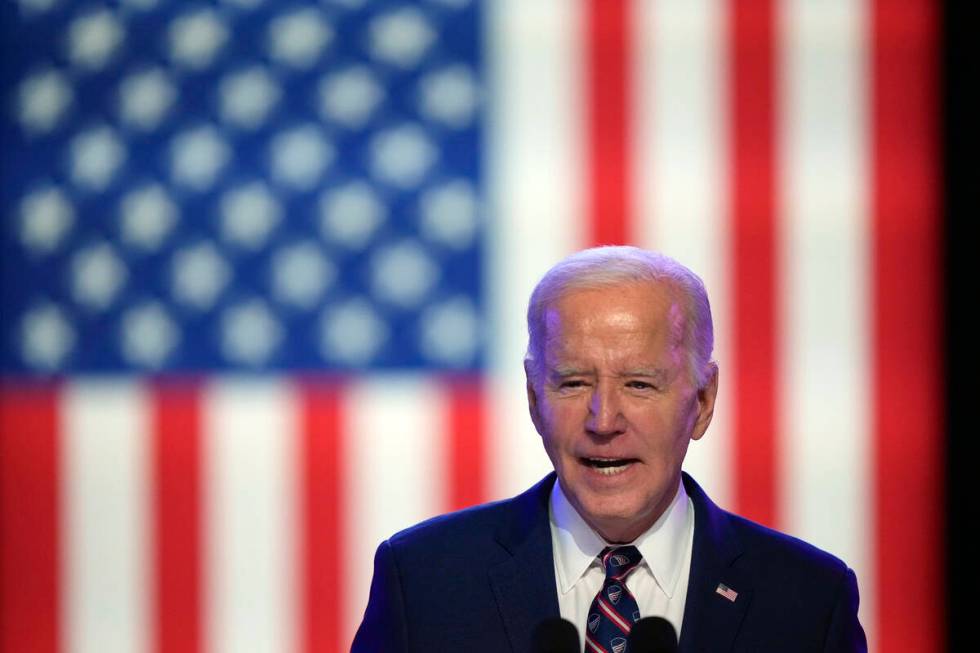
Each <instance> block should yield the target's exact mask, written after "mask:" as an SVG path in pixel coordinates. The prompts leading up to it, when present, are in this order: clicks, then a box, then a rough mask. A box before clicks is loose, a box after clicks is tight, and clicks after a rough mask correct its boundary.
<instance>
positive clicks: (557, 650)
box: [532, 617, 582, 653]
mask: <svg viewBox="0 0 980 653" xmlns="http://www.w3.org/2000/svg"><path fill="white" fill-rule="evenodd" d="M533 642H534V648H533V649H532V650H534V651H535V653H581V652H582V649H581V647H580V645H579V643H578V630H576V628H575V626H574V625H573V624H572V622H571V621H568V620H567V619H562V618H561V617H549V618H547V619H545V620H544V621H542V622H541V623H539V624H538V625H537V626H535V628H534V633H533Z"/></svg>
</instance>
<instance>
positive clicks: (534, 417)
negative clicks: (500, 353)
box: [524, 359, 541, 434]
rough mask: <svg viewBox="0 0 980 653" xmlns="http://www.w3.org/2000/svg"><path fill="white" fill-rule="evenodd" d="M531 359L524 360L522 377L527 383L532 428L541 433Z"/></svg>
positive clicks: (528, 407)
mask: <svg viewBox="0 0 980 653" xmlns="http://www.w3.org/2000/svg"><path fill="white" fill-rule="evenodd" d="M531 367H532V363H531V361H529V360H527V359H525V360H524V378H525V381H526V384H527V409H528V412H529V413H530V414H531V422H532V423H533V424H534V429H535V430H536V431H537V432H538V433H539V434H540V433H541V412H540V409H539V407H538V393H537V390H535V388H534V372H533V370H532V369H531Z"/></svg>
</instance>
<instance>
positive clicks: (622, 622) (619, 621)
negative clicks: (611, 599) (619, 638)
mask: <svg viewBox="0 0 980 653" xmlns="http://www.w3.org/2000/svg"><path fill="white" fill-rule="evenodd" d="M596 603H597V604H598V605H599V609H600V610H602V611H603V612H605V613H606V617H608V618H609V621H611V622H613V623H614V624H616V627H617V628H619V629H620V630H621V631H623V632H624V633H626V634H627V635H629V633H630V624H629V622H628V621H627V620H626V618H625V617H623V615H621V614H619V613H618V612H616V610H615V609H614V608H613V607H612V606H611V605H609V604H608V603H606V602H605V601H604V600H603V599H601V598H596Z"/></svg>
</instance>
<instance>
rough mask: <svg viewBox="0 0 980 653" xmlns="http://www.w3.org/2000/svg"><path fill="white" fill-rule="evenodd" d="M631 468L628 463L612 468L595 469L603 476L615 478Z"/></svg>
mask: <svg viewBox="0 0 980 653" xmlns="http://www.w3.org/2000/svg"><path fill="white" fill-rule="evenodd" d="M628 466H629V463H628V462H623V463H622V464H619V465H614V466H612V467H593V469H594V470H596V471H597V472H599V473H600V474H602V475H603V476H613V475H615V474H619V473H620V472H622V471H623V470H625V469H626V468H627V467H628Z"/></svg>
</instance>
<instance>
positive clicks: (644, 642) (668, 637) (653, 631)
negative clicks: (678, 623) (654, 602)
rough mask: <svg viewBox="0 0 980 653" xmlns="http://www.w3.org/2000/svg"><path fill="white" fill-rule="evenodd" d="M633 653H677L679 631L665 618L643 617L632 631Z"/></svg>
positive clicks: (630, 641)
mask: <svg viewBox="0 0 980 653" xmlns="http://www.w3.org/2000/svg"><path fill="white" fill-rule="evenodd" d="M629 650H630V652H631V653H677V631H675V630H674V626H673V625H672V624H671V623H670V622H669V621H667V620H666V619H664V618H663V617H643V618H642V619H640V620H639V621H637V622H636V623H635V624H633V628H632V629H631V630H630V637H629Z"/></svg>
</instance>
